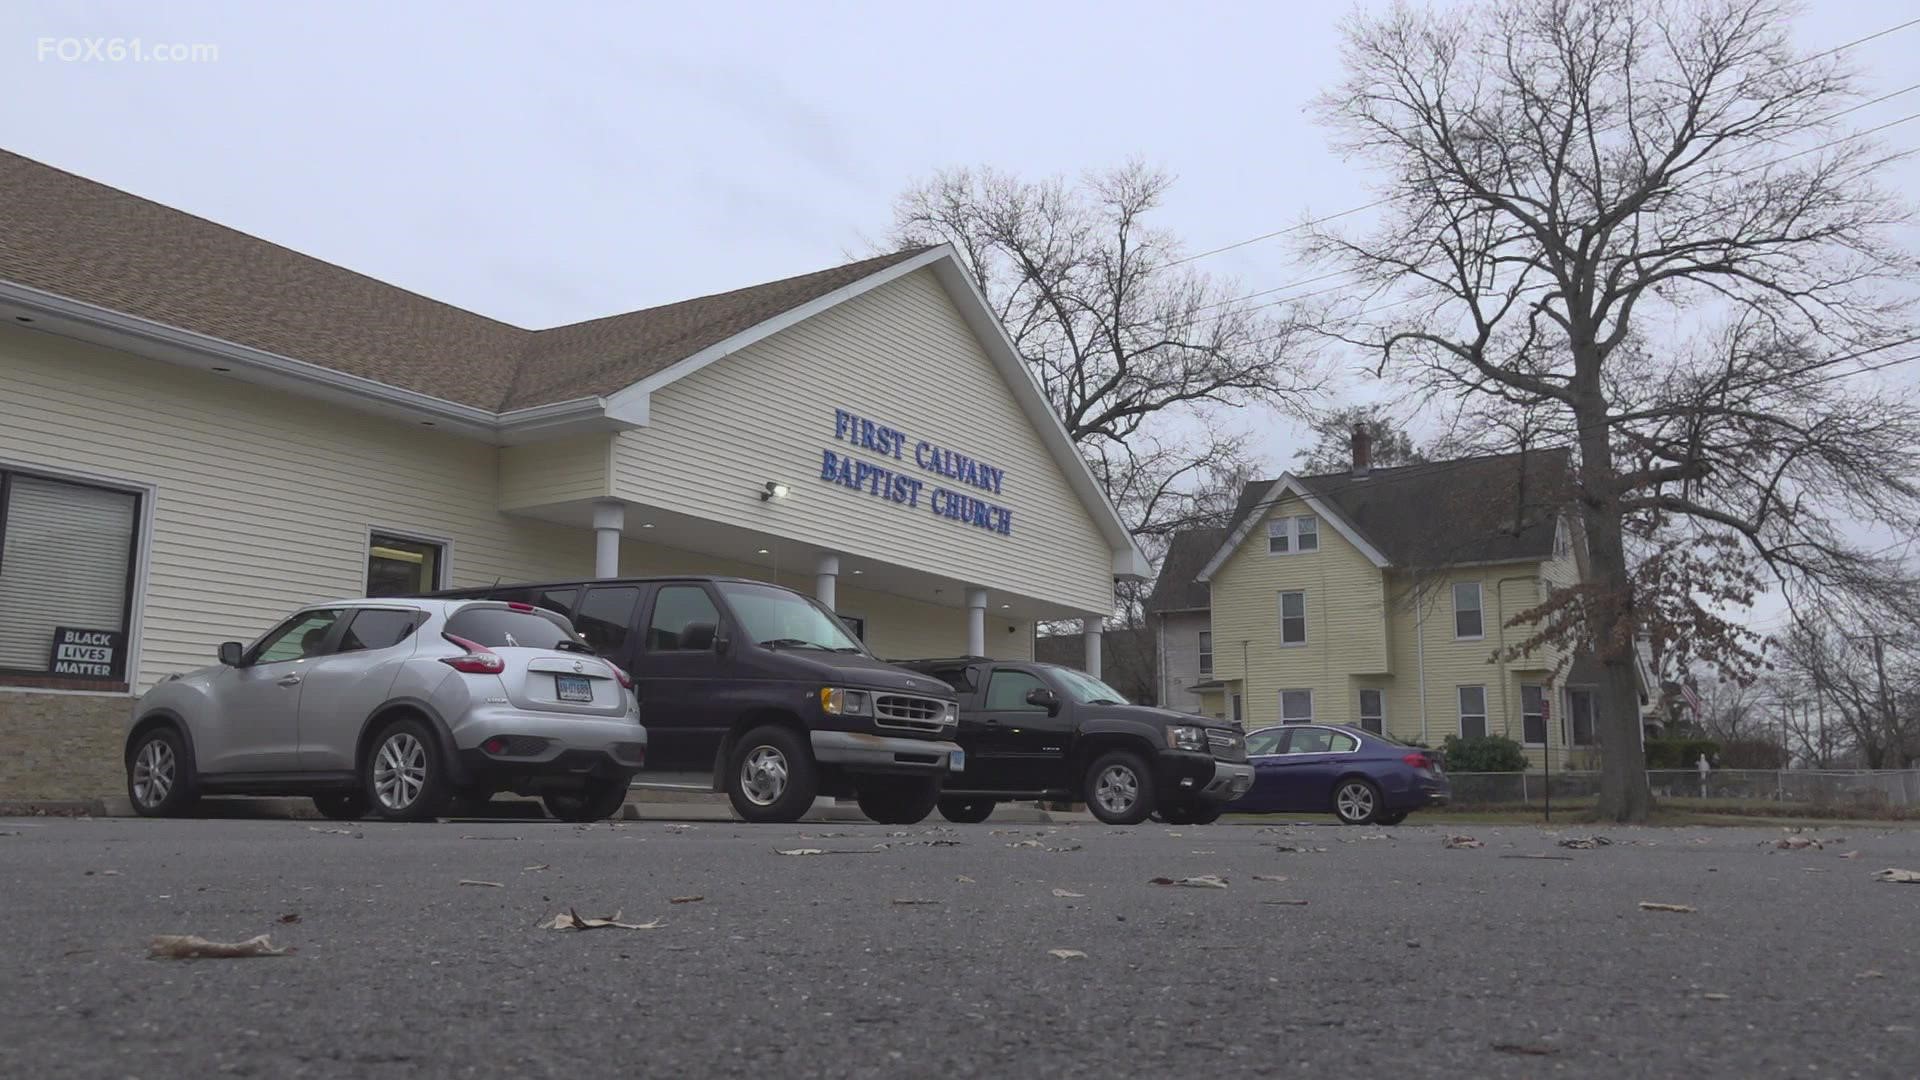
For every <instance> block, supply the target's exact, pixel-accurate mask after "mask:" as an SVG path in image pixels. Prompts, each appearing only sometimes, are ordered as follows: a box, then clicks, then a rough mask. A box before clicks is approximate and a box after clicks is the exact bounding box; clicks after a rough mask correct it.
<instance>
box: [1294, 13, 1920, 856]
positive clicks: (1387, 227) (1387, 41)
mask: <svg viewBox="0 0 1920 1080" xmlns="http://www.w3.org/2000/svg"><path fill="white" fill-rule="evenodd" d="M1790 10H1791V9H1790V8H1789V7H1788V6H1787V5H1785V4H1783V3H1780V2H1777V0H1490V2H1486V3H1479V4H1473V5H1458V6H1456V5H1446V6H1442V7H1438V8H1434V9H1422V10H1415V9H1409V8H1406V7H1395V8H1393V9H1390V10H1389V11H1387V12H1384V13H1379V14H1365V13H1363V14H1358V15H1355V16H1353V17H1352V18H1351V19H1350V21H1349V22H1348V23H1347V25H1346V27H1345V50H1344V54H1345V62H1346V70H1347V74H1346V78H1345V79H1344V81H1342V82H1341V83H1340V85H1339V86H1337V87H1336V88H1335V89H1333V90H1332V91H1330V92H1329V93H1327V94H1326V95H1324V96H1323V97H1322V98H1321V99H1320V100H1319V102H1318V109H1319V111H1320V114H1321V116H1322V118H1323V120H1324V121H1325V122H1326V123H1327V124H1328V125H1329V126H1330V127H1331V129H1332V130H1333V132H1334V133H1335V136H1336V140H1337V143H1338V145H1339V146H1340V147H1341V149H1342V150H1344V151H1345V152H1346V153H1348V154H1349V155H1351V156H1355V157H1358V158H1362V159H1365V160H1367V161H1370V162H1372V163H1373V164H1375V165H1377V166H1379V167H1380V168H1381V169H1382V171H1383V172H1384V176H1385V180H1384V187H1385V190H1384V191H1383V193H1382V199H1381V203H1382V204H1383V209H1382V211H1381V219H1380V221H1379V222H1378V224H1377V225H1376V226H1371V227H1367V228H1365V229H1363V230H1361V231H1360V232H1357V233H1354V234H1351V235H1348V234H1343V233H1340V232H1336V231H1330V230H1326V229H1316V230H1315V231H1314V233H1313V238H1312V240H1311V241H1310V250H1311V251H1312V252H1313V253H1314V254H1315V255H1317V256H1319V257H1322V258H1324V259H1326V260H1329V261H1332V262H1335V263H1338V264H1340V265H1342V266H1344V267H1345V268H1347V269H1349V270H1351V271H1352V272H1354V273H1355V274H1356V276H1357V281H1358V282H1359V285H1358V286H1357V288H1356V293H1358V294H1360V295H1362V296H1364V297H1365V299H1364V300H1362V301H1360V303H1362V304H1364V307H1363V309H1362V310H1360V311H1353V310H1351V305H1349V309H1348V310H1345V311H1343V312H1338V313H1336V314H1338V315H1342V316H1343V318H1341V319H1340V320H1339V321H1338V322H1337V323H1336V324H1335V325H1336V326H1337V330H1336V333H1337V334H1338V336H1340V337H1341V338H1343V339H1345V340H1347V341H1349V342H1353V343H1356V344H1359V345H1362V346H1364V347H1367V348H1370V349H1371V350H1373V351H1374V355H1375V356H1377V357H1378V358H1379V361H1380V364H1381V365H1382V368H1383V370H1384V369H1387V368H1391V369H1392V370H1394V371H1395V372H1396V374H1399V375H1400V376H1401V377H1402V378H1403V379H1412V380H1417V381H1418V382H1419V383H1421V384H1422V385H1423V386H1424V387H1425V389H1426V392H1427V393H1428V394H1429V395H1430V396H1432V397H1435V398H1440V399H1449V400H1453V401H1456V402H1474V403H1477V404H1475V405H1474V406H1473V408H1477V409H1480V410H1482V411H1483V412H1485V413H1489V414H1500V415H1506V416H1519V417H1523V418H1524V420H1525V423H1524V425H1523V426H1524V430H1525V431H1526V433H1527V437H1528V438H1529V439H1530V440H1531V441H1532V444H1533V445H1538V446H1547V445H1555V444H1558V445H1562V446H1569V447H1571V448H1572V449H1573V451H1574V453H1575V455H1576V460H1577V464H1576V466H1575V472H1576V475H1575V477H1574V480H1575V484H1574V486H1573V491H1574V495H1573V498H1572V500H1571V505H1570V507H1569V510H1570V511H1571V512H1572V513H1575V514H1577V515H1578V520H1579V521H1580V524H1581V526H1582V528H1583V532H1584V539H1585V548H1586V553H1587V558H1588V564H1589V568H1590V574H1589V579H1588V582H1587V583H1586V584H1583V585H1580V586H1577V587H1573V588H1567V589H1562V590H1556V592H1555V594H1554V595H1553V597H1552V598H1551V599H1550V600H1549V601H1548V603H1547V604H1545V605H1543V606H1542V607H1541V608H1540V609H1536V610H1535V611H1534V612H1531V613H1529V614H1528V616H1527V617H1528V618H1531V619H1533V620H1535V621H1536V625H1538V626H1539V627H1540V634H1541V635H1543V636H1548V637H1557V638H1559V639H1561V640H1563V641H1567V642H1569V643H1571V644H1573V645H1574V646H1575V647H1576V648H1580V649H1590V650H1592V651H1593V652H1594V653H1595V654H1596V655H1597V657H1598V659H1599V660H1600V662H1601V663H1602V664H1603V665H1604V668H1605V673H1606V674H1605V680H1606V690H1607V693H1606V694H1605V695H1604V698H1605V700H1606V702H1607V706H1606V712H1605V714H1604V716H1603V717H1602V722H1601V742H1602V745H1603V747H1604V748H1605V749H1606V751H1607V752H1606V753H1605V755H1604V758H1603V760H1604V764H1603V777H1602V788H1601V795H1600V801H1599V806H1598V813H1599V814H1600V815H1602V816H1604V817H1608V818H1614V819H1618V820H1623V821H1626V820H1638V819H1642V818H1644V817H1645V816H1646V814H1647V813H1648V811H1649V809H1650V808H1651V805H1652V798H1651V795H1650V793H1649V791H1648V788H1647V783H1646V777H1645V772H1644V768H1643V765H1644V762H1643V761H1642V760H1641V757H1640V755H1639V753H1638V749H1637V748H1638V745H1639V734H1638V724H1639V719H1638V716H1637V715H1636V712H1635V709H1634V706H1633V702H1634V701H1635V700H1636V695H1635V685H1634V674H1633V657H1632V649H1633V643H1634V641H1635V639H1636V638H1637V637H1644V638H1650V639H1652V640H1653V642H1654V643H1655V645H1656V647H1657V648H1658V649H1659V650H1660V651H1661V652H1663V653H1666V654H1671V655H1672V656H1673V657H1674V660H1675V662H1676V663H1678V664H1679V665H1680V666H1681V667H1683V668H1684V667H1687V666H1689V665H1690V664H1691V663H1692V662H1693V661H1696V660H1697V661H1702V662H1704V663H1706V664H1709V665H1712V666H1715V667H1718V668H1719V669H1721V670H1722V671H1723V672H1725V673H1726V674H1728V675H1729V676H1730V677H1733V678H1736V679H1745V678H1749V677H1751V676H1752V675H1753V673H1754V671H1755V670H1756V667H1757V664H1758V661H1759V657H1758V654H1757V652H1756V651H1755V648H1754V646H1755V645H1756V644H1757V641H1756V639H1755V637H1754V636H1753V635H1752V634H1751V633H1750V632H1749V631H1748V630H1747V629H1746V628H1745V627H1744V625H1743V624H1742V623H1741V621H1740V620H1739V618H1738V616H1737V615H1735V614H1732V613H1734V612H1738V611H1739V610H1741V609H1742V608H1743V607H1744V606H1745V605H1746V604H1748V603H1750V602H1751V599H1752V596H1753V594H1754V591H1755V590H1756V589H1757V588H1759V587H1761V586H1762V585H1763V584H1764V583H1766V582H1767V580H1768V578H1769V577H1770V578H1771V580H1772V581H1773V582H1774V583H1776V584H1780V585H1782V586H1783V587H1791V588H1793V589H1795V590H1798V591H1800V592H1803V593H1804V592H1805V591H1806V590H1809V589H1816V590H1821V591H1822V592H1823V593H1824V595H1825V596H1826V597H1827V602H1828V603H1831V604H1834V605H1849V606H1850V610H1855V611H1864V610H1877V611H1886V610H1889V609H1893V610H1899V611H1901V612H1903V613H1907V612H1911V611H1912V610H1914V608H1915V606H1916V605H1915V593H1914V589H1913V587H1912V583H1911V582H1910V580H1908V579H1907V578H1906V576H1905V575H1903V574H1900V573H1898V572H1897V568H1895V567H1893V566H1891V565H1889V564H1888V563H1887V562H1886V561H1885V560H1882V559H1879V558H1876V557H1875V556H1874V555H1872V554H1871V553H1869V552H1866V551H1864V550H1862V549H1861V547H1860V546H1859V545H1857V544H1855V543H1852V542H1850V541H1849V540H1848V538H1847V531H1846V530H1847V526H1848V524H1849V523H1850V522H1851V523H1865V524H1867V525H1885V526H1892V527H1896V528H1900V529H1906V528H1910V523H1911V522H1912V521H1913V520H1914V519H1915V518H1916V517H1917V516H1920V489H1916V487H1915V484H1914V482H1913V480H1912V479H1911V478H1912V477H1913V476H1914V475H1915V474H1916V473H1917V472H1920V452H1917V451H1916V447H1920V410H1916V408H1915V403H1914V400H1913V396H1912V394H1911V392H1910V391H1907V390H1903V389H1900V388H1898V387H1896V386H1893V385H1891V384H1888V383H1886V382H1884V381H1883V380H1880V379H1877V378H1875V377H1873V376H1871V375H1869V374H1867V369H1868V368H1869V367H1871V366H1872V365H1875V364H1886V363H1892V362H1897V361H1900V360H1904V359H1911V358H1912V357H1910V356H1905V355H1903V354H1902V353H1898V352H1894V351H1892V350H1894V349H1897V348H1900V347H1903V346H1906V345H1908V344H1910V343H1912V342H1914V341H1916V340H1920V338H1917V337H1916V335H1915V334H1914V332H1913V330H1912V328H1911V326H1910V325H1909V323H1908V322H1907V313H1908V307H1907V305H1906V304H1904V303H1902V302H1901V301H1900V299H1899V292H1898V290H1899V289H1901V288H1903V287H1904V286H1903V285H1902V284H1901V282H1902V279H1905V280H1906V281H1908V282H1910V281H1911V280H1912V277H1911V275H1912V273H1913V271H1914V268H1915V262H1914V260H1913V259H1911V258H1910V257H1908V256H1907V255H1905V254H1903V253H1901V252H1900V251H1898V250H1897V249H1895V248H1894V247H1892V246H1891V245H1890V242H1889V241H1888V239H1887V236H1888V234H1889V230H1890V227H1891V226H1894V225H1897V224H1899V223H1901V222H1902V221H1904V220H1905V211H1904V209H1903V208H1902V207H1901V206H1900V205H1898V204H1897V203H1896V202H1895V201H1894V200H1893V199H1891V198H1890V197H1889V196H1888V195H1887V194H1886V193H1885V192H1884V191H1883V190H1882V189H1881V188H1880V187H1879V186H1878V185H1877V183H1876V177H1877V176H1878V174H1879V171H1880V169H1881V167H1882V166H1883V165H1885V164H1886V162H1887V161H1888V160H1889V157H1888V155H1886V154H1885V153H1883V152H1882V151H1881V150H1880V149H1878V148H1876V147H1875V146H1874V145H1873V144H1872V143H1871V142H1870V141H1868V140H1866V139H1863V138H1855V137H1852V136H1851V135H1847V136H1844V137H1835V136H1836V134H1837V133H1839V131H1840V120H1841V118H1842V117H1844V116H1846V115H1848V113H1849V112H1850V111H1851V109H1852V108H1853V107H1854V103H1855V102H1857V101H1858V96H1857V95H1856V93H1855V90H1854V87H1855V79H1854V77H1853V76H1852V75H1851V74H1850V73H1849V71H1848V70H1847V68H1846V66H1845V63H1844V60H1843V58H1842V57H1841V56H1839V55H1837V54H1828V55H1804V54H1801V53H1798V52H1796V51H1795V49H1794V48H1793V47H1792V45H1791V43H1790V41H1789V38H1788V32H1787V17H1788V15H1789V14H1790ZM1382 301H1386V302H1384V303H1383V302H1382ZM1536 645H1537V640H1536V641H1534V642H1529V643H1527V645H1526V646H1525V647H1535V646H1536Z"/></svg>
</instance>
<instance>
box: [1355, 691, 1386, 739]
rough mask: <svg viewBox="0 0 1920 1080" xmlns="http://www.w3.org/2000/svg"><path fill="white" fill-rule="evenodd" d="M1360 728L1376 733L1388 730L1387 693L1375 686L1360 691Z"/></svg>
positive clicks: (1383, 732)
mask: <svg viewBox="0 0 1920 1080" xmlns="http://www.w3.org/2000/svg"><path fill="white" fill-rule="evenodd" d="M1360 728H1361V730H1362V731H1371V732H1373V733H1374V734H1375V735H1384V734H1386V731H1387V693H1386V691H1384V690H1378V689H1375V688H1373V687H1367V688H1365V689H1362V690H1361V691H1360Z"/></svg>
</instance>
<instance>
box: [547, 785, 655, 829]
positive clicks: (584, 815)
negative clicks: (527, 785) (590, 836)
mask: <svg viewBox="0 0 1920 1080" xmlns="http://www.w3.org/2000/svg"><path fill="white" fill-rule="evenodd" d="M632 783H633V782H632V781H631V780H626V779H620V780H590V781H588V782H587V786H586V787H584V788H581V789H580V790H579V791H568V792H555V793H553V794H551V795H545V796H542V797H541V799H540V801H541V803H542V804H544V805H545V806H546V808H547V813H549V814H552V815H553V816H554V817H557V818H559V819H560V820H561V821H573V822H581V823H584V822H590V821H605V820H606V819H608V818H610V817H613V816H615V815H616V814H618V813H620V809H621V807H624V806H626V805H627V790H628V788H629V787H631V786H632Z"/></svg>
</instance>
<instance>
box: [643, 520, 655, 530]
mask: <svg viewBox="0 0 1920 1080" xmlns="http://www.w3.org/2000/svg"><path fill="white" fill-rule="evenodd" d="M640 527H641V528H643V529H651V528H653V522H651V521H643V522H641V523H640Z"/></svg>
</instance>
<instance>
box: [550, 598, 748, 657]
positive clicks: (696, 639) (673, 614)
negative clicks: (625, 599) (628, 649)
mask: <svg viewBox="0 0 1920 1080" xmlns="http://www.w3.org/2000/svg"><path fill="white" fill-rule="evenodd" d="M611 591H615V590H610V589H594V590H592V591H591V592H589V593H587V604H588V605H592V604H593V603H594V600H595V594H597V593H601V592H611ZM629 606H631V605H629ZM580 614H581V615H582V617H584V616H585V615H586V609H585V608H582V609H581V612H580ZM584 630H585V626H584V624H583V626H582V631H583V632H584ZM719 631H720V609H719V608H717V607H715V606H714V604H713V598H712V597H710V596H708V595H707V590H705V589H703V588H701V587H700V586H698V585H668V586H666V587H665V588H663V589H661V590H660V592H659V594H658V595H656V596H655V597H654V598H653V618H652V619H651V620H649V621H648V623H647V648H649V649H654V650H661V651H668V652H671V651H676V650H683V649H686V650H695V651H699V650H705V649H711V648H713V637H714V635H715V634H717V633H719ZM625 637H626V635H625V633H624V632H623V633H622V634H621V639H622V640H625Z"/></svg>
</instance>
